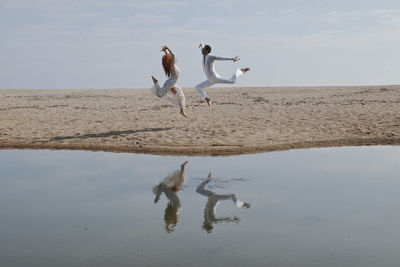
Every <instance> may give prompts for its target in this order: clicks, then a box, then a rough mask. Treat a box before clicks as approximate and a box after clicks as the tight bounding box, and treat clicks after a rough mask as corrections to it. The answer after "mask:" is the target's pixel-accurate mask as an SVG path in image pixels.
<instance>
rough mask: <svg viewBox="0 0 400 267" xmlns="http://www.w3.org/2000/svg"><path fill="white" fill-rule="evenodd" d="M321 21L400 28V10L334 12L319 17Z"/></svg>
mask: <svg viewBox="0 0 400 267" xmlns="http://www.w3.org/2000/svg"><path fill="white" fill-rule="evenodd" d="M318 17H319V18H320V19H322V20H324V21H326V22H329V23H336V24H339V23H342V24H343V23H347V22H353V23H354V22H359V23H365V24H367V25H368V24H371V23H372V24H375V25H378V26H379V25H380V26H382V25H385V26H387V25H390V26H393V27H399V26H400V10H399V9H375V10H356V11H347V12H345V11H332V12H328V13H325V14H323V15H321V16H318Z"/></svg>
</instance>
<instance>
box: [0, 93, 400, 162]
mask: <svg viewBox="0 0 400 267" xmlns="http://www.w3.org/2000/svg"><path fill="white" fill-rule="evenodd" d="M207 92H208V93H209V95H210V97H211V98H212V100H213V106H212V107H211V108H209V107H208V106H207V104H206V103H205V102H204V101H203V100H202V99H201V98H200V96H199V95H198V94H197V92H196V91H195V90H194V89H193V88H184V93H185V95H186V104H187V109H186V111H187V113H188V115H189V119H185V118H184V117H183V116H181V115H180V114H179V111H178V109H177V108H174V107H171V106H169V105H168V104H167V103H165V102H163V101H162V100H160V99H158V98H156V97H155V96H154V95H152V93H151V92H150V90H149V89H110V90H92V89H90V90H0V148H2V149H13V148H20V149H82V150H95V151H114V152H135V153H151V154H162V155H233V154H242V153H257V152H267V151H276V150H286V149H292V148H310V147H329V146H351V145H399V144H400V86H353V87H251V88H250V87H247V88H245V87H235V88H210V89H209V90H208V91H207Z"/></svg>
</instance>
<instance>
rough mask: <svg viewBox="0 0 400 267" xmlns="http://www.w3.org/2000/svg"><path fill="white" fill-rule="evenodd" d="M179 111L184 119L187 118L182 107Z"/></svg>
mask: <svg viewBox="0 0 400 267" xmlns="http://www.w3.org/2000/svg"><path fill="white" fill-rule="evenodd" d="M179 113H181V115H182V116H183V117H185V118H186V119H188V118H189V117H188V115H187V114H186V113H185V111H184V110H183V109H181V111H180V112H179Z"/></svg>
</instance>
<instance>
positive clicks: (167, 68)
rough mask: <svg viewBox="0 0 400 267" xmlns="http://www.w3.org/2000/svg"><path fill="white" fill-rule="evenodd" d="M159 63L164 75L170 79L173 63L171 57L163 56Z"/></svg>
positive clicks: (169, 55)
mask: <svg viewBox="0 0 400 267" xmlns="http://www.w3.org/2000/svg"><path fill="white" fill-rule="evenodd" d="M161 63H162V66H163V69H164V72H165V75H167V77H171V74H172V72H173V70H174V62H173V61H172V55H171V54H165V55H163V57H162V59H161Z"/></svg>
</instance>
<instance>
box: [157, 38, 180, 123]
mask: <svg viewBox="0 0 400 267" xmlns="http://www.w3.org/2000/svg"><path fill="white" fill-rule="evenodd" d="M161 51H164V53H165V55H163V57H162V60H161V63H162V66H163V68H164V72H165V75H166V76H167V77H168V79H167V80H166V81H165V82H164V85H163V86H162V87H160V85H159V84H158V80H157V79H156V78H154V76H151V78H152V79H153V83H154V86H153V87H152V88H151V90H152V92H153V93H154V94H155V95H156V96H158V97H159V98H163V99H165V100H167V101H168V102H169V103H170V104H171V105H173V106H176V107H179V109H180V113H181V114H182V115H183V116H185V117H186V118H187V115H186V113H185V95H184V94H183V91H182V89H181V88H180V87H179V86H178V85H177V84H176V83H177V81H178V78H179V73H180V70H179V68H178V66H177V65H176V62H177V61H178V60H177V58H176V56H175V54H174V53H173V52H172V51H171V49H169V48H168V47H167V46H166V45H165V46H161ZM168 52H169V53H168Z"/></svg>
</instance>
